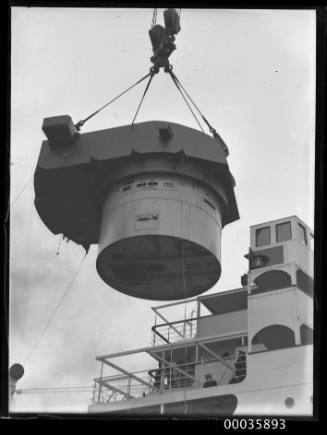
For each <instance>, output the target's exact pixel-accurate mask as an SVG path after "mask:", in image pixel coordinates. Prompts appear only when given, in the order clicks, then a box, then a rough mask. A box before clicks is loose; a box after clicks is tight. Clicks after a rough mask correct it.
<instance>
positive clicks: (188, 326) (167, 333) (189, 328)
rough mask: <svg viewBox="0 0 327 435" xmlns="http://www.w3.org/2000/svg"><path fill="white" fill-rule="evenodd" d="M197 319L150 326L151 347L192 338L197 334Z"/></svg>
mask: <svg viewBox="0 0 327 435" xmlns="http://www.w3.org/2000/svg"><path fill="white" fill-rule="evenodd" d="M198 319H199V318H198V317H193V318H190V319H185V320H177V321H175V322H169V323H161V324H159V325H154V326H152V331H153V346H156V345H158V344H164V343H168V344H170V343H174V342H176V341H177V340H186V339H191V338H194V337H195V336H196V333H197V321H198Z"/></svg>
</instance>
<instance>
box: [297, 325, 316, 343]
mask: <svg viewBox="0 0 327 435" xmlns="http://www.w3.org/2000/svg"><path fill="white" fill-rule="evenodd" d="M300 335H301V344H312V343H313V330H312V328H310V327H309V326H307V325H301V327H300Z"/></svg>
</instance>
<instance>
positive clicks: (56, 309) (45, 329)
mask: <svg viewBox="0 0 327 435" xmlns="http://www.w3.org/2000/svg"><path fill="white" fill-rule="evenodd" d="M85 257H86V254H85V255H84V257H83V259H82V261H81V262H80V264H79V266H78V268H77V269H76V272H75V273H74V275H73V277H72V279H71V281H70V282H69V284H68V285H67V287H66V289H65V291H64V293H63V295H62V297H61V298H60V300H59V302H58V303H57V305H56V307H55V309H54V311H53V313H52V315H51V316H50V318H49V320H48V322H47V323H46V325H45V327H44V328H43V330H42V331H41V333H40V335H39V337H38V338H37V340H36V341H35V343H34V344H33V346H32V348H31V350H30V352H29V354H28V356H27V357H26V359H25V361H24V364H23V365H26V363H27V361H28V360H29V359H30V357H31V356H32V354H33V352H34V351H35V349H36V347H37V345H38V344H39V342H40V341H41V338H42V337H43V335H44V334H45V332H46V331H47V329H48V327H49V326H50V324H51V322H52V320H53V319H54V317H55V315H56V313H57V311H58V310H59V308H60V305H61V304H62V303H63V301H64V299H65V297H66V295H67V293H68V290H69V289H70V288H71V286H72V284H73V282H74V281H75V278H76V277H77V275H78V272H79V271H80V269H81V267H82V264H83V262H84V260H85Z"/></svg>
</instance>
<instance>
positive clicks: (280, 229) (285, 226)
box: [276, 222, 292, 242]
mask: <svg viewBox="0 0 327 435" xmlns="http://www.w3.org/2000/svg"><path fill="white" fill-rule="evenodd" d="M291 238H292V233H291V222H283V223H282V224H277V225H276V241H277V242H285V241H286V240H290V239H291Z"/></svg>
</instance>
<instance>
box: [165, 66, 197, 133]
mask: <svg viewBox="0 0 327 435" xmlns="http://www.w3.org/2000/svg"><path fill="white" fill-rule="evenodd" d="M169 75H170V77H171V78H172V80H173V82H174V83H175V85H176V87H177V89H178V91H179V92H180V94H181V96H182V97H183V99H184V101H185V103H186V105H187V107H188V108H189V109H190V111H191V113H192V115H193V116H194V119H195V120H196V122H197V124H198V126H199V127H200V129H201V131H202V133H204V130H203V128H202V126H201V124H200V122H199V120H198V118H197V117H196V115H195V113H194V111H193V110H192V107H191V106H190V104H189V102H188V101H187V99H186V98H185V95H184V94H183V92H182V90H181V87H180V86H179V83H178V81H177V80H176V76H175V74H174V73H173V72H172V71H171V69H170V70H169Z"/></svg>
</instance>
